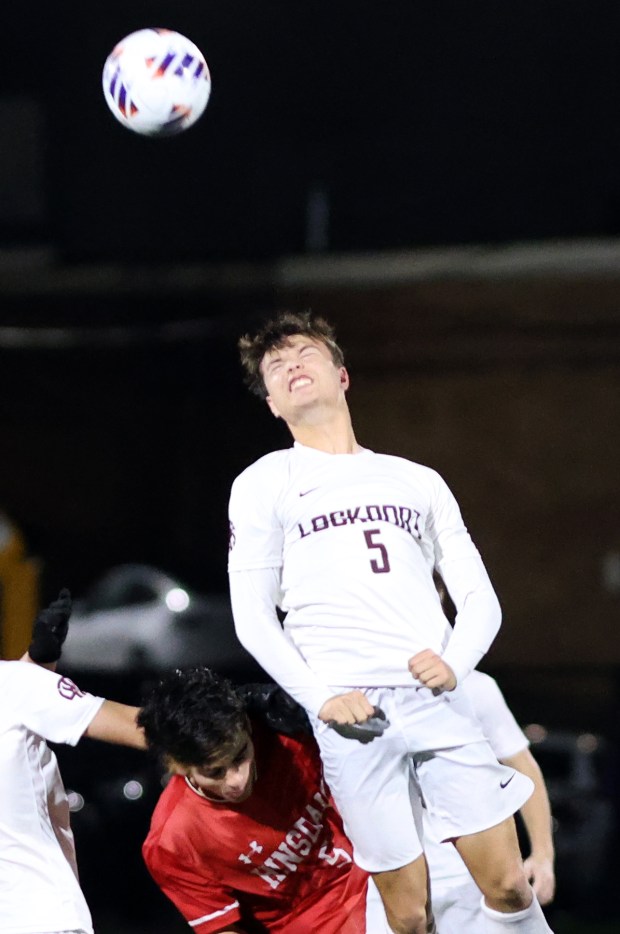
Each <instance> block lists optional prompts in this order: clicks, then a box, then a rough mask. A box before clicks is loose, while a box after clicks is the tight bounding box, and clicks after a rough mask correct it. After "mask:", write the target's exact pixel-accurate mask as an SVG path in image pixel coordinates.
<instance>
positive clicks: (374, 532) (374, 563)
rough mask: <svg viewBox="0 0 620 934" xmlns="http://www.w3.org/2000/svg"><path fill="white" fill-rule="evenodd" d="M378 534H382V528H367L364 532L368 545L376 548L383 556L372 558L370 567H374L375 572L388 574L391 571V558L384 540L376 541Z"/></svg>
mask: <svg viewBox="0 0 620 934" xmlns="http://www.w3.org/2000/svg"><path fill="white" fill-rule="evenodd" d="M378 535H381V529H366V531H365V532H364V538H365V539H366V547H367V548H376V550H377V551H378V552H379V555H380V556H381V557H380V558H379V555H377V557H375V558H371V560H370V567H371V568H372V571H373V574H388V573H389V572H390V559H389V557H388V553H387V548H386V547H385V545H384V544H383V542H378V541H376V537H377V536H378Z"/></svg>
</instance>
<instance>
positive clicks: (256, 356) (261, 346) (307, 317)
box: [238, 311, 344, 399]
mask: <svg viewBox="0 0 620 934" xmlns="http://www.w3.org/2000/svg"><path fill="white" fill-rule="evenodd" d="M297 334H303V335H305V336H306V337H311V338H313V339H314V340H316V341H320V342H321V343H323V344H325V346H326V347H327V348H328V349H329V351H330V353H331V355H332V359H333V361H334V364H335V365H336V366H343V365H344V355H343V353H342V350H341V349H340V347H339V346H338V344H337V343H336V334H335V331H334V328H333V327H332V325H331V324H329V322H328V321H326V320H325V318H321V317H315V316H314V315H313V314H312V312H311V311H301V312H294V311H282V312H280V313H279V314H278V315H277V316H276V317H275V318H271V319H270V320H269V321H266V322H265V324H263V326H262V327H261V328H260V330H258V331H257V332H256V334H254V336H251V335H250V334H244V335H243V337H241V338H240V340H239V343H238V347H239V353H240V355H241V365H242V367H243V369H244V371H245V382H246V384H247V386H248V387H249V389H250V391H251V392H253V393H254V394H255V395H257V396H258V397H259V398H260V399H266V398H267V390H266V388H265V383H264V381H263V375H262V373H261V369H260V366H261V363H262V362H263V358H264V356H265V354H266V353H269V351H270V350H274V349H275V348H279V347H283V346H284V345H285V344H286V343H287V341H288V340H289V338H291V337H294V336H295V335H297Z"/></svg>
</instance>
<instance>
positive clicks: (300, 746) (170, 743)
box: [139, 668, 388, 934]
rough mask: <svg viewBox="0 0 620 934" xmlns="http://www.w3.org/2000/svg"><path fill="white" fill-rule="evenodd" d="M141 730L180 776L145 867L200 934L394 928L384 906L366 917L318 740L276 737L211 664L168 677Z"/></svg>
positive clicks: (371, 933) (361, 880)
mask: <svg viewBox="0 0 620 934" xmlns="http://www.w3.org/2000/svg"><path fill="white" fill-rule="evenodd" d="M248 712H249V715H248ZM139 723H140V725H141V726H142V727H144V731H145V735H146V739H147V743H148V745H149V747H150V749H151V750H152V751H153V752H155V753H157V754H158V755H159V756H160V757H161V758H162V760H163V762H164V764H165V766H166V767H167V769H168V770H169V771H170V772H172V773H173V775H172V777H171V779H170V781H169V783H168V784H167V786H166V788H165V789H164V791H163V793H162V795H161V798H160V800H159V802H158V804H157V806H156V808H155V811H154V814H153V818H152V822H151V828H150V832H149V834H148V837H147V839H146V841H145V843H144V847H143V855H144V859H145V862H146V865H147V867H148V869H149V871H150V873H151V875H152V876H153V878H154V879H155V881H156V882H157V884H158V885H159V886H160V888H161V889H162V891H163V892H164V893H165V894H166V895H167V896H168V898H170V900H171V901H172V902H173V903H174V904H175V905H176V907H177V908H178V910H179V911H180V912H181V914H182V915H183V916H184V917H185V919H186V920H187V921H188V922H189V924H190V925H191V927H192V928H193V930H194V931H195V932H197V934H232V932H237V934H238V932H243V934H258V932H266V931H271V932H277V934H283V932H285V931H289V932H290V931H295V934H317V932H320V934H382V932H384V931H387V930H388V928H387V926H386V921H385V917H384V915H383V913H382V909H380V908H379V909H378V908H377V906H376V905H372V904H371V905H370V906H369V908H368V912H369V915H368V920H367V905H366V896H367V878H368V877H367V874H366V873H365V872H363V871H362V870H361V869H360V868H359V867H357V866H356V865H355V863H354V862H353V859H352V850H351V844H350V843H349V841H348V839H347V838H346V836H345V834H344V830H343V826H342V821H341V819H340V816H339V815H338V813H337V812H336V811H335V809H334V807H333V805H332V801H331V798H330V795H329V792H328V790H327V789H326V787H325V784H324V781H323V775H322V770H321V762H320V757H319V754H318V749H317V747H316V745H315V742H314V739H313V738H312V736H311V735H308V734H307V733H304V732H303V731H302V730H300V731H297V732H295V733H294V735H284V734H283V733H281V732H277V731H276V730H275V729H272V728H271V727H270V726H269V725H267V723H266V722H265V720H264V719H263V718H261V717H258V716H256V715H253V714H252V711H251V708H249V705H248V702H247V700H246V699H244V697H243V695H242V691H241V690H240V689H236V688H234V687H233V686H232V685H231V684H230V683H229V682H228V681H226V680H225V679H223V678H221V677H219V676H218V675H216V674H214V673H213V672H212V671H210V670H208V669H205V668H198V669H193V670H191V671H185V672H182V671H177V672H175V673H173V674H172V675H169V676H167V677H166V678H165V679H164V680H163V681H162V682H160V684H159V685H157V686H156V687H155V688H154V690H153V692H152V694H151V696H150V697H149V698H148V699H147V700H146V703H145V704H144V706H143V708H142V710H141V712H140V714H139ZM277 725H278V724H276V726H277ZM377 910H378V911H379V912H380V914H379V916H378V917H377V919H376V920H375V919H374V918H373V919H372V920H371V919H370V916H371V914H372V912H373V911H377Z"/></svg>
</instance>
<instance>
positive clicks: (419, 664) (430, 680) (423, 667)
mask: <svg viewBox="0 0 620 934" xmlns="http://www.w3.org/2000/svg"><path fill="white" fill-rule="evenodd" d="M409 671H410V672H411V674H412V675H413V677H414V678H415V679H416V680H417V681H419V682H420V684H423V685H424V687H426V688H430V689H431V690H432V691H434V692H435V693H437V694H441V693H442V691H453V690H454V689H455V687H456V676H455V674H454V672H453V671H452V669H451V668H450V666H449V665H447V664H446V663H445V662H444V660H443V658H442V657H441V655H437V653H436V652H433V650H432V649H424V650H423V651H422V652H418V653H417V654H416V655H414V656H412V658H410V659H409Z"/></svg>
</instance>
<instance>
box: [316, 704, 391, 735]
mask: <svg viewBox="0 0 620 934" xmlns="http://www.w3.org/2000/svg"><path fill="white" fill-rule="evenodd" d="M389 725H390V721H389V720H388V718H387V717H386V715H385V714H384V713H383V711H382V710H381V708H380V707H375V712H374V714H373V716H372V717H369V718H368V720H364V722H363V723H336V721H335V720H330V721H329V726H331V728H332V730H335V731H336V733H340V735H341V736H344V738H345V739H357V740H358V741H359V742H360V743H372V741H373V739H376V738H377V736H381V734H382V733H384V732H385V731H386V730H387V728H388V727H389Z"/></svg>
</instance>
